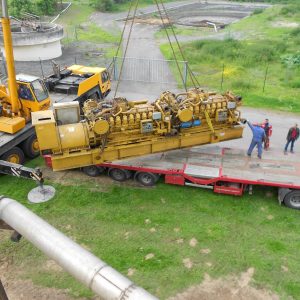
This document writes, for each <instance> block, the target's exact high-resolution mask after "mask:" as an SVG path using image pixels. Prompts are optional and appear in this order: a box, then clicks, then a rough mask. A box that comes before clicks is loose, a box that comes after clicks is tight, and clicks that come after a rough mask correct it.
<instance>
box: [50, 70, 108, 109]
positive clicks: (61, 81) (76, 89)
mask: <svg viewBox="0 0 300 300" xmlns="http://www.w3.org/2000/svg"><path fill="white" fill-rule="evenodd" d="M53 70H54V74H52V75H50V76H48V77H47V78H45V84H46V86H47V88H48V90H49V91H50V97H51V100H52V102H53V103H62V102H70V101H74V100H76V101H78V102H79V103H80V106H81V107H82V106H83V103H84V101H86V100H87V99H91V98H92V99H95V100H97V101H99V100H102V99H104V98H105V97H106V96H107V95H108V94H109V92H110V90H111V83H110V78H109V73H108V71H107V69H106V68H98V67H85V66H81V65H72V66H70V67H66V68H64V69H62V70H60V67H59V66H58V65H57V64H54V66H53Z"/></svg>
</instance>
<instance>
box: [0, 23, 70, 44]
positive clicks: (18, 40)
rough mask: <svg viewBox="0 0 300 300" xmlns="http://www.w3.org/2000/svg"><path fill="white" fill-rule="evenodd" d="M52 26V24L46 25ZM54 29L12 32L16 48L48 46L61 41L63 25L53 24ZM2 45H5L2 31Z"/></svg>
mask: <svg viewBox="0 0 300 300" xmlns="http://www.w3.org/2000/svg"><path fill="white" fill-rule="evenodd" d="M44 24H51V23H44ZM52 25H53V27H51V28H48V29H46V30H44V31H30V32H12V40H13V45H14V46H29V45H37V44H47V43H51V42H55V41H58V40H61V39H62V38H63V37H64V29H63V26H62V25H59V24H52ZM0 45H1V46H2V45H3V32H2V30H1V31H0Z"/></svg>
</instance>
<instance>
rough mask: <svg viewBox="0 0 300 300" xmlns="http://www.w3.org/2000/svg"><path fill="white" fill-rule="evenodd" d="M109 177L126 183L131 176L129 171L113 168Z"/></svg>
mask: <svg viewBox="0 0 300 300" xmlns="http://www.w3.org/2000/svg"><path fill="white" fill-rule="evenodd" d="M108 175H109V176H110V177H111V178H112V179H113V180H116V181H120V182H122V181H125V180H127V179H128V178H129V177H130V176H129V175H128V171H127V170H124V169H118V168H111V169H109V170H108Z"/></svg>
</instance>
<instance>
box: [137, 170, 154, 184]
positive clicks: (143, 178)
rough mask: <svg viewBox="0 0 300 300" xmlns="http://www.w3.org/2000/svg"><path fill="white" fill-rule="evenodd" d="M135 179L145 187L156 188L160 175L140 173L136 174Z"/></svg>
mask: <svg viewBox="0 0 300 300" xmlns="http://www.w3.org/2000/svg"><path fill="white" fill-rule="evenodd" d="M135 178H136V179H137V181H138V182H139V183H141V184H142V185H144V186H154V185H155V183H156V182H157V180H158V179H159V175H157V174H153V173H149V172H140V173H137V174H136V176H135Z"/></svg>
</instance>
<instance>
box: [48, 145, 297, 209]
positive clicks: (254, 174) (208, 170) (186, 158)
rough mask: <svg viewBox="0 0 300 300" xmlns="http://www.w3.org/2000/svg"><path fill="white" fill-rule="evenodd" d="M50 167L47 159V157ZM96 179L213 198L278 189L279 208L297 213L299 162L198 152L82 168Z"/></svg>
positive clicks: (216, 150)
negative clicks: (208, 193) (179, 188)
mask: <svg viewBox="0 0 300 300" xmlns="http://www.w3.org/2000/svg"><path fill="white" fill-rule="evenodd" d="M46 162H47V164H48V165H49V166H51V157H50V156H46ZM83 171H84V172H85V173H86V174H88V175H90V176H96V175H99V174H100V173H104V172H107V174H108V175H109V176H110V177H111V178H113V179H114V180H117V181H125V180H127V179H129V178H131V177H133V178H134V179H135V180H137V181H138V182H140V183H141V184H142V185H145V186H153V185H155V183H156V182H157V181H158V179H159V178H160V177H164V181H165V183H168V184H175V185H187V186H193V187H201V188H207V189H211V190H213V192H215V193H218V194H227V195H235V196H241V195H243V193H244V192H246V191H247V192H249V193H252V187H253V186H257V185H260V186H271V187H276V188H278V200H279V203H282V202H284V203H285V205H286V206H288V207H290V208H294V209H300V156H296V155H288V156H286V155H284V154H283V153H275V152H272V151H268V152H267V151H266V152H264V155H263V159H258V158H256V157H255V155H254V153H253V156H252V157H251V158H250V157H248V156H247V155H246V152H245V151H244V150H239V149H230V148H221V147H218V146H215V145H210V146H205V147H203V146H200V147H192V148H185V149H179V150H174V151H168V152H164V153H157V154H152V155H147V156H141V157H137V158H131V159H124V160H119V161H113V162H106V163H103V164H100V165H97V166H90V167H85V168H83Z"/></svg>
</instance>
